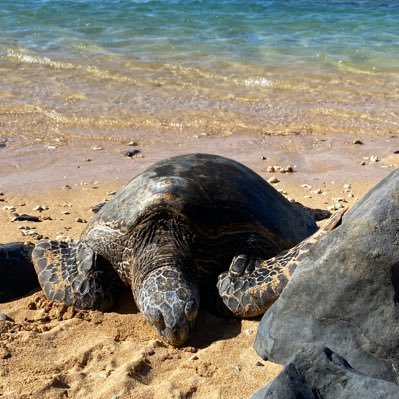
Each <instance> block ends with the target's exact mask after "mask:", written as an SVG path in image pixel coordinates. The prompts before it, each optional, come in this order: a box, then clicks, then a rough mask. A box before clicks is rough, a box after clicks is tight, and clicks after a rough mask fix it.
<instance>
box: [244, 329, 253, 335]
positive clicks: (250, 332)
mask: <svg viewBox="0 0 399 399" xmlns="http://www.w3.org/2000/svg"><path fill="white" fill-rule="evenodd" d="M244 331H245V334H247V335H252V334H253V332H254V331H253V330H251V329H250V328H246V329H245V330H244Z"/></svg>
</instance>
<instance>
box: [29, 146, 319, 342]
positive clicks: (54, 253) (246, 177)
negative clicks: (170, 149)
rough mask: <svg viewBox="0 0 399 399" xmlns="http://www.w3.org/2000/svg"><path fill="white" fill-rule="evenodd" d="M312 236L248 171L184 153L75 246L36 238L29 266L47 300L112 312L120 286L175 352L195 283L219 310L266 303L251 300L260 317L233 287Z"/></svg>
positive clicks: (299, 214)
mask: <svg viewBox="0 0 399 399" xmlns="http://www.w3.org/2000/svg"><path fill="white" fill-rule="evenodd" d="M316 230H317V225H316V224H315V222H314V220H313V219H312V218H311V217H310V216H309V215H308V214H307V213H306V212H305V210H304V209H302V208H300V207H298V206H296V205H294V204H292V203H290V202H289V201H288V200H286V199H285V198H284V197H283V196H282V195H281V194H279V193H278V192H277V191H276V190H275V189H274V188H273V187H272V186H271V185H269V184H268V183H267V182H265V180H263V179H262V178H261V177H260V176H259V175H257V174H256V173H255V172H253V171H252V170H250V169H248V168H247V167H245V166H244V165H242V164H240V163H238V162H235V161H233V160H230V159H227V158H224V157H220V156H216V155H209V154H189V155H181V156H176V157H172V158H169V159H166V160H163V161H160V162H158V163H156V164H155V165H153V166H151V167H150V168H148V169H147V170H146V171H144V172H143V173H141V174H139V175H138V176H136V177H135V178H133V179H132V180H131V181H130V182H129V183H128V184H127V185H126V186H125V187H124V188H122V189H121V190H120V191H119V192H118V193H117V194H116V195H115V196H114V197H113V199H112V200H111V201H109V202H107V203H106V204H105V205H104V206H103V207H102V208H101V210H100V211H99V212H98V213H97V214H96V215H95V216H94V217H93V218H92V219H91V220H90V221H89V223H88V225H87V227H86V229H85V230H84V231H83V233H82V234H81V237H80V240H79V241H78V242H58V241H40V242H39V243H38V244H37V245H36V247H35V249H34V251H33V262H34V265H35V269H36V271H37V273H38V278H39V282H40V284H41V286H42V288H43V290H44V292H45V294H46V296H47V297H48V298H49V299H50V300H55V301H59V302H64V303H66V304H67V305H74V306H76V307H78V308H83V309H102V310H105V309H107V308H109V307H110V306H111V305H112V303H113V298H114V292H115V291H116V290H117V287H118V281H122V282H123V283H124V284H125V285H127V286H129V287H131V289H132V292H133V296H134V299H135V301H136V304H137V306H138V308H139V309H140V311H141V312H142V313H143V314H144V316H145V318H146V319H147V321H148V322H149V323H150V324H151V325H153V326H154V327H155V328H156V329H157V330H158V332H159V333H160V335H162V336H163V337H164V338H165V339H166V340H167V341H168V342H169V343H171V344H172V345H175V346H178V345H182V344H183V343H185V342H186V341H187V339H188V338H189V336H190V332H191V330H192V327H193V323H194V320H195V318H196V315H197V311H198V307H199V298H200V296H199V290H200V287H201V288H203V287H206V288H205V293H204V295H202V299H205V300H206V299H208V301H210V302H211V306H213V307H215V308H216V307H218V308H219V309H221V308H224V310H225V311H226V312H231V311H232V313H233V314H234V313H236V314H237V316H239V317H245V316H253V315H254V314H259V313H261V312H263V311H264V306H260V304H259V302H260V301H259V300H258V299H257V300H256V301H255V302H254V306H255V308H256V309H261V311H258V312H254V310H253V308H251V303H250V302H251V296H250V295H244V296H240V295H241V293H240V288H239V287H238V285H239V284H242V289H243V290H244V291H245V290H246V289H248V287H249V285H251V284H252V283H254V284H257V283H258V280H259V277H258V275H257V274H261V275H262V276H263V275H265V276H268V275H269V274H272V273H275V271H274V269H273V265H269V264H268V263H267V262H266V263H265V261H266V260H267V259H269V258H271V257H273V256H276V255H277V254H278V253H280V252H281V251H284V250H287V249H289V248H291V247H293V246H295V245H296V244H298V243H299V242H301V241H302V240H305V239H306V238H307V237H309V236H310V235H311V234H313V233H315V231H316ZM263 265H267V268H264V267H263ZM279 270H280V269H279ZM281 270H282V271H283V272H284V271H285V269H284V268H283V269H281ZM226 271H228V277H227V279H226V275H222V280H220V281H219V288H220V289H221V291H222V292H223V295H222V297H223V299H225V303H224V302H223V301H222V300H221V297H220V296H219V295H218V294H217V291H216V288H215V286H216V280H217V277H218V276H219V275H220V274H221V273H223V272H226ZM254 271H255V272H256V273H257V274H256V276H257V277H256V278H255V279H252V280H248V281H249V283H247V281H246V280H245V279H243V276H248V274H249V273H251V272H254ZM277 273H279V272H277ZM280 274H281V275H284V273H280ZM272 281H273V284H275V283H276V281H275V279H274V280H272ZM286 281H287V280H286V279H282V283H283V284H284V283H286ZM230 283H232V284H233V286H234V293H233V292H232V291H231V290H229V288H228V287H226V286H227V285H229V284H230ZM260 283H261V285H262V286H264V285H265V279H263V280H262V281H260ZM234 284H235V285H234ZM233 296H236V298H237V300H238V301H240V300H241V299H240V298H243V299H242V300H243V301H245V304H243V305H244V309H247V310H248V311H247V312H245V311H244V312H242V311H240V312H236V305H235V302H234V298H233ZM209 298H211V299H209ZM262 300H263V301H265V303H266V304H269V303H270V300H269V299H268V298H263V299H262ZM212 301H215V302H212ZM226 305H227V307H226ZM228 307H230V308H231V309H230V310H229V309H228Z"/></svg>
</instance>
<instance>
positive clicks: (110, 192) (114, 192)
mask: <svg viewBox="0 0 399 399" xmlns="http://www.w3.org/2000/svg"><path fill="white" fill-rule="evenodd" d="M115 194H116V191H108V192H107V195H115Z"/></svg>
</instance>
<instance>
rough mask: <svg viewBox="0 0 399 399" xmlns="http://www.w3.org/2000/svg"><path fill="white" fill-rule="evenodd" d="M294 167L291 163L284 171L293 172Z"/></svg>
mask: <svg viewBox="0 0 399 399" xmlns="http://www.w3.org/2000/svg"><path fill="white" fill-rule="evenodd" d="M293 171H294V168H293V167H292V166H291V165H287V166H286V167H285V168H283V169H282V172H283V173H292V172H293Z"/></svg>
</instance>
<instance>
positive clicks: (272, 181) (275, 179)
mask: <svg viewBox="0 0 399 399" xmlns="http://www.w3.org/2000/svg"><path fill="white" fill-rule="evenodd" d="M267 181H268V182H269V183H270V184H276V183H279V182H280V180H279V179H277V177H276V176H272V177H271V178H270V179H268V180H267Z"/></svg>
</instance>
